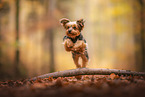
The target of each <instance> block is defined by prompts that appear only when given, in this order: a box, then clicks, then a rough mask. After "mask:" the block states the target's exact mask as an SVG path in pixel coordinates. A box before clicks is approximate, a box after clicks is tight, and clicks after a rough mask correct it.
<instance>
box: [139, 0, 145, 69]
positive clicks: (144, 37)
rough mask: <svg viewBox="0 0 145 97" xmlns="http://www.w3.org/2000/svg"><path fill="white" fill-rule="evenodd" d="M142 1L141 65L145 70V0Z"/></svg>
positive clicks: (140, 1)
mask: <svg viewBox="0 0 145 97" xmlns="http://www.w3.org/2000/svg"><path fill="white" fill-rule="evenodd" d="M139 3H140V26H141V28H140V36H141V37H140V38H141V41H140V42H141V43H140V44H141V46H140V47H141V55H142V58H141V61H142V62H141V67H140V71H145V0H139Z"/></svg>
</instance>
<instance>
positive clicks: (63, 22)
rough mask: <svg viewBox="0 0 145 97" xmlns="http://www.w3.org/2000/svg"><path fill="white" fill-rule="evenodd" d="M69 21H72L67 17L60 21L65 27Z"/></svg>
mask: <svg viewBox="0 0 145 97" xmlns="http://www.w3.org/2000/svg"><path fill="white" fill-rule="evenodd" d="M68 22H70V20H69V19H67V18H62V19H60V23H61V25H63V26H64V27H65V24H66V23H68Z"/></svg>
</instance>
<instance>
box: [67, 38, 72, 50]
mask: <svg viewBox="0 0 145 97" xmlns="http://www.w3.org/2000/svg"><path fill="white" fill-rule="evenodd" d="M66 45H67V47H69V48H72V47H73V46H74V44H73V42H72V41H71V40H70V39H67V40H66Z"/></svg>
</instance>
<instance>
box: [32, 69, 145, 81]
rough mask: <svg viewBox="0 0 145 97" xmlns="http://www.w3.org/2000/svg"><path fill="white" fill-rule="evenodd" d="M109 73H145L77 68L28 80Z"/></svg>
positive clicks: (140, 73) (140, 74) (143, 73)
mask: <svg viewBox="0 0 145 97" xmlns="http://www.w3.org/2000/svg"><path fill="white" fill-rule="evenodd" d="M111 73H114V74H116V75H139V76H145V72H135V71H130V70H117V69H91V68H78V69H72V70H65V71H58V72H53V73H48V74H44V75H40V76H37V77H34V78H32V79H30V80H36V79H37V78H49V77H53V78H57V77H69V76H78V75H110V74H111Z"/></svg>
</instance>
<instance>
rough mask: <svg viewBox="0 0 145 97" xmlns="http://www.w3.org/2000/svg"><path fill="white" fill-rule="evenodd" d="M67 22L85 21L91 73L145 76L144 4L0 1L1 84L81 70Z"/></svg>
mask: <svg viewBox="0 0 145 97" xmlns="http://www.w3.org/2000/svg"><path fill="white" fill-rule="evenodd" d="M64 17H65V18H69V19H70V20H72V21H75V20H77V19H80V18H83V19H85V20H86V22H85V27H84V30H83V31H82V33H83V35H84V37H85V38H86V40H87V42H88V52H89V56H90V62H89V65H88V67H89V68H109V69H127V70H135V71H145V0H0V80H5V79H17V78H28V77H32V76H37V75H40V74H44V73H48V72H53V71H61V70H67V69H74V68H76V67H75V65H74V63H73V60H72V55H71V53H70V52H69V53H68V52H66V51H65V50H64V47H63V44H62V42H63V40H62V39H63V37H64V35H65V30H64V28H63V27H62V26H61V25H60V23H59V20H60V19H61V18H64Z"/></svg>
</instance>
